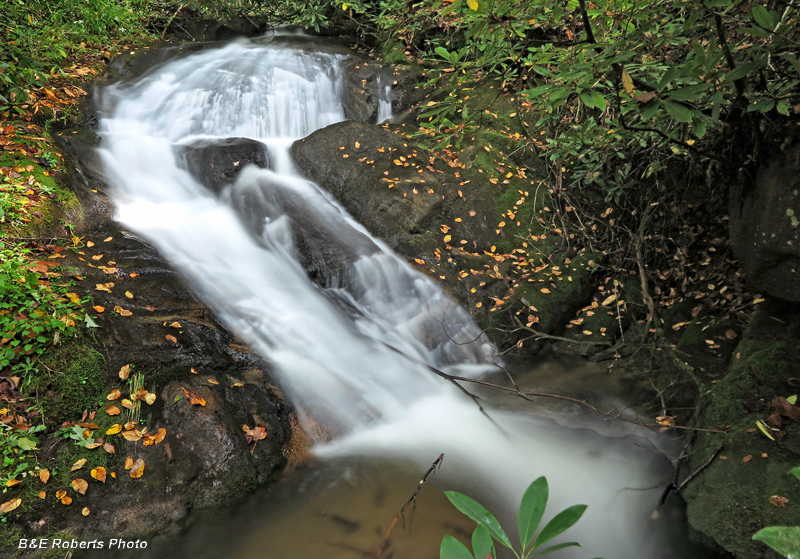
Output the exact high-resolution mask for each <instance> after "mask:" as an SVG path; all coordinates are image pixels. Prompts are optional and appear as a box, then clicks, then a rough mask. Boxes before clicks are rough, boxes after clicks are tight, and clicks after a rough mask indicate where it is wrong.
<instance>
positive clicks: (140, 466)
mask: <svg viewBox="0 0 800 559" xmlns="http://www.w3.org/2000/svg"><path fill="white" fill-rule="evenodd" d="M143 473H144V458H139V459H138V460H137V461H136V462H134V463H133V466H131V469H130V475H131V477H132V478H133V479H139V478H140V477H142V474H143Z"/></svg>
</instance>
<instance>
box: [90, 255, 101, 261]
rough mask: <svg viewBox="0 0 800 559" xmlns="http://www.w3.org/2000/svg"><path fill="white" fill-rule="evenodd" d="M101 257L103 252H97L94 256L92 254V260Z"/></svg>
mask: <svg viewBox="0 0 800 559" xmlns="http://www.w3.org/2000/svg"><path fill="white" fill-rule="evenodd" d="M101 258H103V255H102V254H95V255H94V256H92V260H100V259H101Z"/></svg>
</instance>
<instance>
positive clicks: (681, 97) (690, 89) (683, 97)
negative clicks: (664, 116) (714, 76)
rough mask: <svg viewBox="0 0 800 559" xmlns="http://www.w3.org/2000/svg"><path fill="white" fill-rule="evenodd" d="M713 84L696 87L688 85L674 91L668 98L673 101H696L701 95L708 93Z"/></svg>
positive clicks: (702, 84) (669, 93)
mask: <svg viewBox="0 0 800 559" xmlns="http://www.w3.org/2000/svg"><path fill="white" fill-rule="evenodd" d="M709 87H711V84H708V83H698V84H694V85H687V86H686V87H681V88H680V89H676V90H674V91H670V92H668V93H667V96H668V97H669V98H670V99H672V100H673V101H695V100H696V99H697V98H698V97H699V96H700V94H701V93H703V92H705V91H708V88H709Z"/></svg>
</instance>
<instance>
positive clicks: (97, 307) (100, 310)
mask: <svg viewBox="0 0 800 559" xmlns="http://www.w3.org/2000/svg"><path fill="white" fill-rule="evenodd" d="M92 308H93V309H94V312H96V313H104V312H106V308H105V307H103V306H101V305H94V306H93V307H92Z"/></svg>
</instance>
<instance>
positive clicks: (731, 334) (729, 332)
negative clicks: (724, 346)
mask: <svg viewBox="0 0 800 559" xmlns="http://www.w3.org/2000/svg"><path fill="white" fill-rule="evenodd" d="M737 335H738V334H736V332H734V331H733V330H725V337H726V338H728V339H729V340H733V339H734V338H736V336H737Z"/></svg>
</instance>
